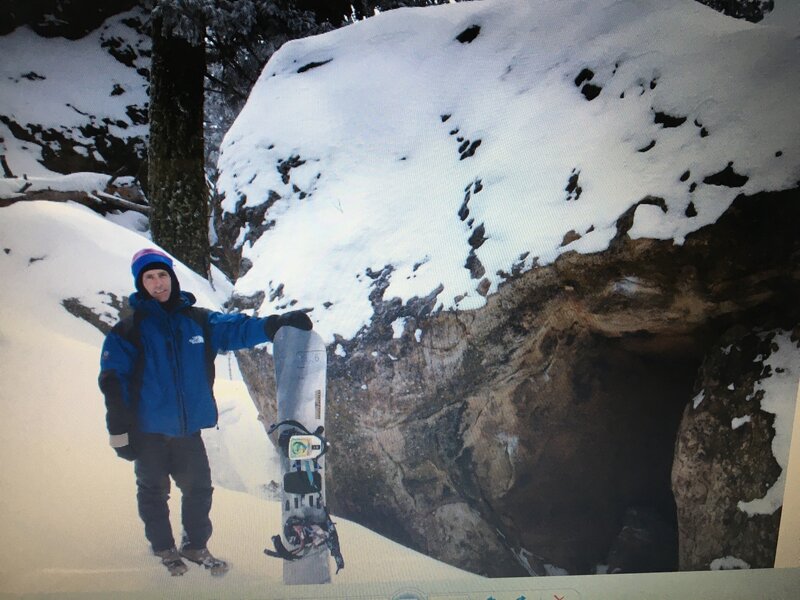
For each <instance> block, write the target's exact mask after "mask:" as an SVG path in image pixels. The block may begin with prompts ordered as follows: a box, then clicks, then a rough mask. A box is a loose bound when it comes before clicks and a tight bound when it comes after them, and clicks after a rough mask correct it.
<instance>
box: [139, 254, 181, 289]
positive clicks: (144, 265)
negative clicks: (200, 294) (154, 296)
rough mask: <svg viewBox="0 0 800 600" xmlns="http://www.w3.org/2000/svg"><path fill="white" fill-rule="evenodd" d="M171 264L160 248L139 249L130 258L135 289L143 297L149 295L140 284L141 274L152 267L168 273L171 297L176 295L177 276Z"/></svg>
mask: <svg viewBox="0 0 800 600" xmlns="http://www.w3.org/2000/svg"><path fill="white" fill-rule="evenodd" d="M172 266H173V263H172V259H171V258H170V257H169V256H167V255H166V254H164V253H163V252H161V251H160V250H156V249H155V248H145V249H143V250H139V251H138V252H137V253H136V254H134V255H133V258H132V259H131V273H133V281H134V284H135V285H136V291H138V292H139V293H140V294H142V295H144V296H145V297H150V294H148V293H147V291H146V290H145V289H144V286H143V285H142V275H144V274H145V272H147V271H150V270H152V269H163V270H165V271H166V272H167V273H169V276H170V278H171V279H172V297H176V296H177V294H178V293H179V292H180V285H179V284H178V278H177V277H176V276H175V271H173V270H172Z"/></svg>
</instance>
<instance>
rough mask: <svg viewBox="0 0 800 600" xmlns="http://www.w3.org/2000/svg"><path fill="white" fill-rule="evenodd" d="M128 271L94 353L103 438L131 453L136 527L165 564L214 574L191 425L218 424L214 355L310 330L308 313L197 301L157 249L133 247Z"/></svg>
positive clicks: (197, 438) (203, 474) (205, 494)
mask: <svg viewBox="0 0 800 600" xmlns="http://www.w3.org/2000/svg"><path fill="white" fill-rule="evenodd" d="M131 271H132V273H133V279H134V283H135V286H136V292H135V293H134V294H132V295H131V297H130V305H131V307H132V308H133V315H132V316H129V317H127V318H125V319H123V320H121V321H120V322H119V323H117V324H116V325H115V326H114V328H113V329H112V330H111V331H110V332H109V334H108V335H107V336H106V339H105V343H104V344H103V352H102V357H101V361H100V377H99V385H100V389H101V390H102V392H103V395H104V396H105V403H106V409H107V413H106V422H107V426H108V432H109V434H110V435H111V446H112V447H113V448H114V450H115V451H116V453H117V454H118V455H119V456H120V457H122V458H124V459H126V460H130V461H134V471H135V473H136V487H137V495H136V498H137V502H138V507H139V516H140V517H141V519H142V521H144V529H145V536H146V537H147V540H148V541H149V542H150V545H151V547H152V549H153V553H154V554H155V555H156V556H158V557H159V558H161V562H162V563H163V564H164V565H165V566H166V567H167V568H168V569H169V571H170V573H171V574H172V575H182V574H183V573H185V572H186V571H187V566H186V563H184V562H183V560H182V558H185V559H187V560H190V561H192V562H195V563H197V564H200V565H203V566H204V567H205V568H207V569H209V570H210V571H211V573H212V574H214V575H223V574H225V573H226V572H227V571H228V565H227V563H225V561H222V560H219V559H217V558H215V557H214V556H213V555H212V554H211V553H210V552H209V551H208V548H207V543H208V540H209V538H210V537H211V531H212V526H211V520H210V518H209V513H210V510H211V496H212V492H213V488H212V486H211V473H210V469H209V465H208V456H207V455H206V450H205V446H204V445H203V439H202V437H201V435H200V430H201V429H204V428H207V427H214V426H215V425H216V424H217V417H218V413H217V405H216V401H215V400H214V393H213V384H214V357H215V356H216V354H217V353H218V352H221V351H229V350H238V349H240V348H249V347H252V346H255V345H257V344H261V343H264V342H268V341H271V340H272V339H273V338H274V336H275V333H276V332H277V330H278V329H279V328H280V327H282V326H285V325H290V326H292V327H298V328H300V329H305V330H309V329H311V327H312V325H311V320H310V319H309V318H308V315H306V314H305V313H303V312H301V311H293V312H289V313H286V314H284V315H280V316H278V315H271V316H269V317H267V318H266V319H261V318H253V317H248V316H245V315H241V314H224V313H219V312H213V311H209V310H206V309H202V308H197V307H195V306H194V303H195V297H194V296H193V295H192V294H190V293H187V292H182V291H181V289H180V284H179V282H178V278H177V277H176V276H175V272H174V271H173V263H172V260H171V259H170V258H169V257H168V256H167V255H166V254H164V253H163V252H160V251H158V250H154V249H144V250H141V251H139V252H137V253H136V254H135V255H134V256H133V260H132V261H131ZM170 477H172V479H173V480H174V481H175V484H176V485H177V486H178V488H179V489H180V490H181V494H182V500H181V518H182V523H183V529H184V534H183V540H182V544H181V547H180V550H178V549H177V548H176V545H175V539H174V538H173V535H172V528H171V526H170V522H169V507H168V505H167V499H168V497H169V492H170Z"/></svg>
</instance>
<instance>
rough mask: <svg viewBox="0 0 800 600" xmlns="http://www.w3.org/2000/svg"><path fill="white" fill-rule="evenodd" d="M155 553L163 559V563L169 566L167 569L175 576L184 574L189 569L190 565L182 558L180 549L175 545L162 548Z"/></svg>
mask: <svg viewBox="0 0 800 600" xmlns="http://www.w3.org/2000/svg"><path fill="white" fill-rule="evenodd" d="M154 554H155V555H156V556H157V557H159V558H160V559H161V564H162V565H164V566H165V567H167V570H168V571H169V572H170V575H172V576H173V577H176V576H178V575H183V574H184V573H186V571H188V570H189V567H187V566H186V563H185V562H183V561H182V560H181V555H180V554H179V553H178V549H177V548H175V547H174V546H173V547H172V548H168V549H167V550H160V551H158V552H155V553H154Z"/></svg>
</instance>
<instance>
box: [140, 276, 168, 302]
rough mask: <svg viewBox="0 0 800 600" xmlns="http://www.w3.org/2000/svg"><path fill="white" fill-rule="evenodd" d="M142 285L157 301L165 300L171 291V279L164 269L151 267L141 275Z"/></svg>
mask: <svg viewBox="0 0 800 600" xmlns="http://www.w3.org/2000/svg"><path fill="white" fill-rule="evenodd" d="M142 285H143V286H144V289H145V290H147V293H148V294H150V295H151V296H152V297H153V298H155V299H156V300H158V301H159V302H166V301H167V300H169V296H170V294H171V293H172V279H170V276H169V273H167V272H166V271H165V270H164V269H151V270H150V271H146V272H145V274H144V275H142Z"/></svg>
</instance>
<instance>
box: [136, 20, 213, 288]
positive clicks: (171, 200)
mask: <svg viewBox="0 0 800 600" xmlns="http://www.w3.org/2000/svg"><path fill="white" fill-rule="evenodd" d="M161 25H162V23H161V19H153V30H152V36H153V58H152V66H151V72H150V144H149V148H148V162H149V173H148V193H149V197H150V205H151V207H152V213H151V216H150V227H151V230H152V233H153V241H154V242H156V243H157V244H158V245H160V246H161V247H163V248H164V249H166V250H167V251H168V252H170V253H172V254H173V255H174V256H175V257H176V258H178V259H180V260H181V261H183V262H184V263H185V264H186V265H187V266H189V267H190V268H191V269H193V270H194V271H196V272H198V273H200V274H202V275H207V274H208V270H209V240H208V224H209V207H208V204H209V198H208V187H207V185H206V181H205V171H204V154H203V98H204V94H203V77H204V75H205V69H206V61H205V46H204V45H203V44H200V45H198V46H192V45H191V44H189V42H187V41H185V40H183V39H180V38H178V37H175V36H172V35H165V34H164V32H163V31H162V27H161Z"/></svg>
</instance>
